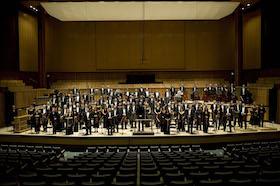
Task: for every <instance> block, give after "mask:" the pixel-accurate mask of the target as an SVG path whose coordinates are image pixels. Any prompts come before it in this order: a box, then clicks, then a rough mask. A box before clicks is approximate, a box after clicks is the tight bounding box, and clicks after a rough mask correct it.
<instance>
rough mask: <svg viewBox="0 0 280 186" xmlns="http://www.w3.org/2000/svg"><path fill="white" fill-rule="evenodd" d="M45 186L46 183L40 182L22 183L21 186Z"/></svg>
mask: <svg viewBox="0 0 280 186" xmlns="http://www.w3.org/2000/svg"><path fill="white" fill-rule="evenodd" d="M45 185H47V183H46V182H44V181H40V182H23V183H22V186H45Z"/></svg>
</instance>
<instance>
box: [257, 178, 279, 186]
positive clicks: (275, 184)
mask: <svg viewBox="0 0 280 186" xmlns="http://www.w3.org/2000/svg"><path fill="white" fill-rule="evenodd" d="M256 185H257V186H263V185H267V186H279V185H280V179H279V178H278V179H257V180H256Z"/></svg>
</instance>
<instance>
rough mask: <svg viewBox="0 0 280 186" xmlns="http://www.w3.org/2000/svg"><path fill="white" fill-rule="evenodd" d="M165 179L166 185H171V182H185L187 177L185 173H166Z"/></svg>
mask: <svg viewBox="0 0 280 186" xmlns="http://www.w3.org/2000/svg"><path fill="white" fill-rule="evenodd" d="M163 178H164V181H165V182H166V183H170V182H171V181H184V179H185V175H184V174H183V173H166V174H165V175H164V177H163Z"/></svg>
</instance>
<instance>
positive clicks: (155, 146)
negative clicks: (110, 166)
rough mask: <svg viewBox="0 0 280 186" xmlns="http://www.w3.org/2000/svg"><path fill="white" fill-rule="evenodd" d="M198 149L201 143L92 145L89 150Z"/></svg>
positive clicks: (145, 150)
mask: <svg viewBox="0 0 280 186" xmlns="http://www.w3.org/2000/svg"><path fill="white" fill-rule="evenodd" d="M190 150H191V151H198V150H201V147H200V145H161V146H157V145H152V146H146V145H142V146H92V147H87V152H159V151H190Z"/></svg>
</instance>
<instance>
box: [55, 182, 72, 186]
mask: <svg viewBox="0 0 280 186" xmlns="http://www.w3.org/2000/svg"><path fill="white" fill-rule="evenodd" d="M51 185H52V186H72V185H75V183H71V182H68V183H66V182H53V183H52V184H51Z"/></svg>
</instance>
